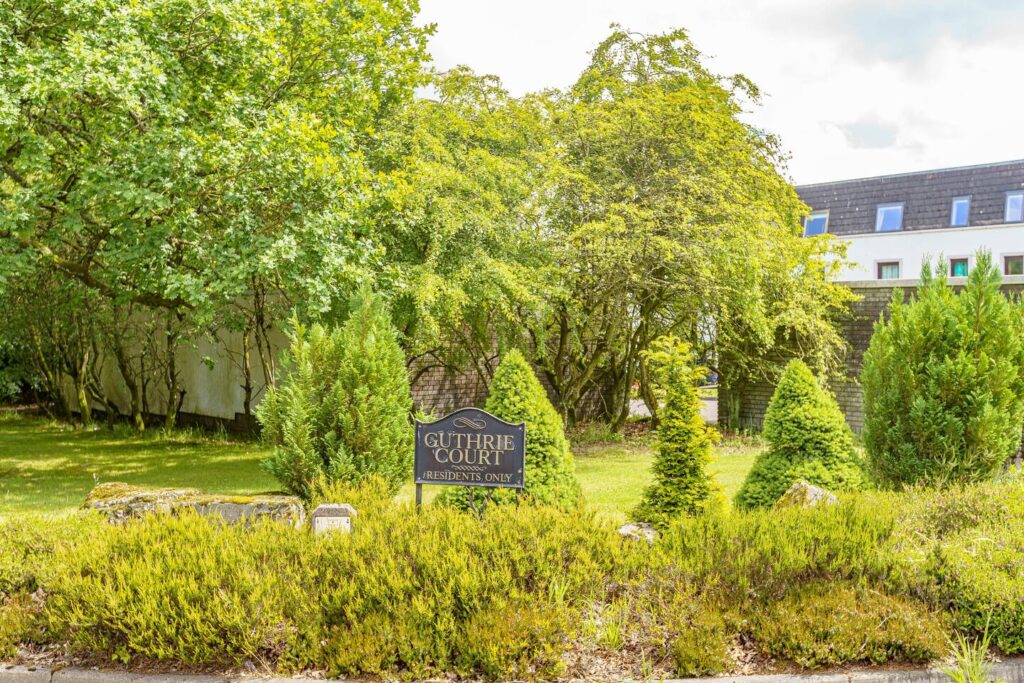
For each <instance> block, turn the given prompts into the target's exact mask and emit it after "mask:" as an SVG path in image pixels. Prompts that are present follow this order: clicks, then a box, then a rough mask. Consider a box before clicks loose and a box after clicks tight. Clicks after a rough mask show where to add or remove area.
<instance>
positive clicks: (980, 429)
mask: <svg viewBox="0 0 1024 683" xmlns="http://www.w3.org/2000/svg"><path fill="white" fill-rule="evenodd" d="M1000 285H1001V277H1000V275H999V271H998V269H997V268H996V267H995V266H994V265H993V263H992V259H991V257H990V255H989V254H988V253H987V252H981V253H979V254H978V256H977V258H976V263H975V266H974V269H973V270H972V271H971V273H970V275H969V276H968V278H967V286H966V287H965V288H964V290H963V291H962V292H960V293H957V292H956V291H954V290H953V289H952V288H951V287H949V286H948V282H947V279H946V275H945V265H944V264H942V263H940V264H939V266H938V267H937V269H936V271H935V272H933V270H932V267H931V265H930V264H926V265H925V267H924V269H923V270H922V274H921V285H920V287H919V288H918V290H917V293H916V294H915V295H914V296H912V297H911V299H910V301H909V302H908V303H904V301H903V293H902V292H900V291H896V292H894V293H893V299H892V302H891V303H890V305H889V320H888V321H886V320H884V319H880V320H879V321H878V322H877V323H875V331H874V335H873V336H872V337H871V343H870V345H869V347H868V350H867V352H866V353H865V354H864V368H863V371H862V372H861V384H862V385H863V387H864V445H865V447H866V449H867V454H868V461H869V463H870V465H871V469H872V471H873V473H874V475H875V477H876V478H877V479H878V481H879V482H880V483H881V484H883V485H885V486H889V487H899V486H904V485H908V484H913V483H916V482H922V483H927V484H933V485H944V484H948V483H950V482H956V481H978V480H982V479H986V478H988V477H991V476H992V475H993V474H995V473H996V472H997V471H998V470H999V469H1000V467H1001V466H1002V465H1003V464H1004V463H1005V462H1006V461H1007V459H1009V458H1010V457H1011V456H1012V455H1013V454H1014V453H1015V452H1016V450H1017V449H1018V447H1019V446H1020V443H1021V426H1022V424H1024V342H1022V337H1024V325H1022V316H1021V307H1020V305H1019V304H1015V303H1013V302H1011V301H1009V300H1008V299H1007V298H1006V296H1004V295H1003V294H1002V292H1001V291H1000Z"/></svg>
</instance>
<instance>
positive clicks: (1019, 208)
mask: <svg viewBox="0 0 1024 683" xmlns="http://www.w3.org/2000/svg"><path fill="white" fill-rule="evenodd" d="M1006 222H1007V223H1024V192H1008V193H1007V195H1006Z"/></svg>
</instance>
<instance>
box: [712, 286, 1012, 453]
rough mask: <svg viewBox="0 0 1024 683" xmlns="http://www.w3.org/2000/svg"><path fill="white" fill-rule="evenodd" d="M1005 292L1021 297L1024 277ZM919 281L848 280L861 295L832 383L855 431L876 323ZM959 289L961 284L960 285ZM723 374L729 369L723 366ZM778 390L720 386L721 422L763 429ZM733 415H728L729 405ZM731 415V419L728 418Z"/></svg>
mask: <svg viewBox="0 0 1024 683" xmlns="http://www.w3.org/2000/svg"><path fill="white" fill-rule="evenodd" d="M1005 280H1006V281H1007V282H1006V284H1004V285H1003V291H1004V292H1006V293H1007V295H1009V296H1019V295H1020V294H1021V293H1022V292H1024V280H1022V278H1020V277H1019V276H1018V277H1007V278H1005ZM917 285H918V281H917V280H887V281H878V280H868V281H864V282H851V283H849V286H850V289H852V290H853V292H854V294H856V295H857V296H858V297H860V299H859V301H857V302H855V303H854V304H853V305H852V306H851V311H850V316H849V318H848V319H847V320H845V321H843V323H842V331H843V336H844V337H845V338H846V340H847V342H848V343H849V350H848V352H847V355H846V359H845V369H844V377H843V378H842V379H840V380H838V381H834V382H832V384H831V389H832V391H833V393H835V395H836V401H838V403H839V407H840V408H841V409H842V411H843V414H844V415H846V421H847V422H848V423H849V425H850V427H851V428H852V429H853V431H855V432H858V433H859V432H860V430H861V428H862V427H863V426H864V410H863V405H862V401H861V390H860V384H859V383H858V381H857V378H858V377H859V376H860V370H861V366H862V363H863V360H864V352H865V351H866V350H867V348H868V344H869V343H870V341H871V333H872V331H873V329H874V323H875V321H876V320H878V318H879V316H880V315H882V314H883V313H885V311H886V310H887V308H888V304H889V301H890V300H891V299H892V293H893V290H894V289H897V288H898V289H901V290H902V291H903V293H904V298H907V297H909V296H910V294H911V293H912V292H913V291H914V290H916V289H917ZM958 288H959V286H958ZM722 372H723V374H727V373H728V368H723V369H722ZM774 390H775V388H774V386H773V385H772V384H771V383H770V382H747V383H740V385H739V386H736V387H734V388H733V390H732V391H731V392H730V391H728V390H725V389H724V388H723V389H720V395H719V401H720V415H721V417H720V421H721V424H723V425H727V426H729V427H731V428H734V429H736V428H738V429H744V430H754V431H760V429H761V427H762V425H763V422H764V411H765V409H766V408H767V407H768V401H769V400H771V397H772V392H773V391H774ZM730 405H731V406H732V408H731V410H732V415H731V416H730V415H729V412H728V411H729V410H730V408H729V406H730ZM729 417H731V418H732V419H729Z"/></svg>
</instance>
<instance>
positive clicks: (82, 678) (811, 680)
mask: <svg viewBox="0 0 1024 683" xmlns="http://www.w3.org/2000/svg"><path fill="white" fill-rule="evenodd" d="M991 678H992V679H993V680H997V681H1003V682H1004V683H1024V657H1013V658H1008V659H1005V660H1003V661H1002V662H999V663H998V664H995V665H994V666H993V667H992V675H991ZM313 680H314V679H312V678H262V677H258V676H210V675H193V674H135V673H130V672H127V671H98V670H95V669H76V668H65V669H57V670H55V671H54V670H51V669H47V668H45V667H32V666H12V665H9V664H0V683H240V682H251V683H299V682H301V681H313ZM317 680H319V679H317ZM710 681H714V683H731V682H732V681H737V682H738V683H948V682H949V678H948V677H947V676H946V675H945V674H944V673H942V672H941V671H939V670H938V669H934V668H928V669H888V670H887V669H867V670H859V671H858V670H851V671H847V672H844V673H829V674H772V675H756V676H718V677H714V678H677V679H668V680H666V681H663V682H662V683H709V682H710Z"/></svg>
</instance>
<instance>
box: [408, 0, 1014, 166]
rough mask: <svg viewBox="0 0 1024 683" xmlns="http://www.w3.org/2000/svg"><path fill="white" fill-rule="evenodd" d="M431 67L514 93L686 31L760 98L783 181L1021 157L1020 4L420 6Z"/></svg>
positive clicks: (642, 1)
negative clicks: (622, 37) (630, 44)
mask: <svg viewBox="0 0 1024 683" xmlns="http://www.w3.org/2000/svg"><path fill="white" fill-rule="evenodd" d="M420 2H421V12H420V22H421V23H435V24H436V25H437V32H436V34H435V35H434V37H433V38H432V40H431V43H430V52H431V54H432V55H433V58H434V65H435V66H436V67H437V68H438V69H441V70H444V69H447V68H450V67H452V66H456V65H459V64H465V65H468V66H470V67H472V68H473V70H475V71H476V72H478V73H487V74H494V75H497V76H499V77H500V78H501V79H502V81H503V82H504V84H505V87H506V88H508V89H509V90H510V91H511V92H512V93H513V94H515V95H521V94H524V93H526V92H531V91H535V90H540V89H543V88H548V87H558V88H561V87H566V86H568V85H570V84H571V83H572V82H573V81H575V79H576V77H577V76H578V75H579V73H580V71H582V70H583V68H584V67H585V66H586V64H587V62H588V60H589V51H590V50H592V49H593V48H594V47H595V46H596V45H597V43H598V42H600V41H601V40H602V39H603V38H604V37H606V36H607V35H608V33H609V28H608V27H609V25H610V24H612V23H618V24H621V25H622V26H623V27H624V28H626V29H629V30H631V31H637V32H640V33H660V32H664V31H666V30H669V29H672V28H679V27H681V28H684V29H686V30H687V32H688V33H689V35H690V39H691V40H692V41H693V43H694V44H695V45H696V47H697V48H698V49H699V50H700V51H701V52H703V53H704V54H705V55H706V56H707V58H708V62H707V64H708V65H709V66H710V68H711V69H712V70H713V71H715V72H717V73H719V74H726V75H730V74H735V73H742V74H744V75H745V76H747V77H749V78H750V79H752V80H753V81H754V82H755V83H756V84H757V85H758V86H759V87H760V89H761V90H762V92H763V93H764V96H763V99H762V101H761V103H760V104H759V105H752V106H750V107H749V111H747V112H745V113H744V119H745V120H746V121H748V122H749V123H751V124H752V125H756V126H758V127H761V128H764V129H766V130H768V131H771V132H772V133H775V134H777V135H778V136H779V137H780V138H781V140H782V144H783V146H784V148H785V149H787V150H788V151H789V153H790V155H791V157H790V160H789V168H788V174H789V176H790V177H791V178H792V180H793V181H794V182H796V183H797V184H804V183H815V182H825V181H829V180H840V179H846V178H858V177H864V176H875V175H884V174H889V173H904V172H910V171H918V170H925V169H931V168H944V167H949V166H962V165H967V164H980V163H989V162H995V161H1006V160H1010V159H1021V158H1024V69H1022V67H1024V0H973V1H972V0H960V1H957V0H888V1H885V0H857V1H854V0H699V1H698V0H514V1H510V0H420Z"/></svg>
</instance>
